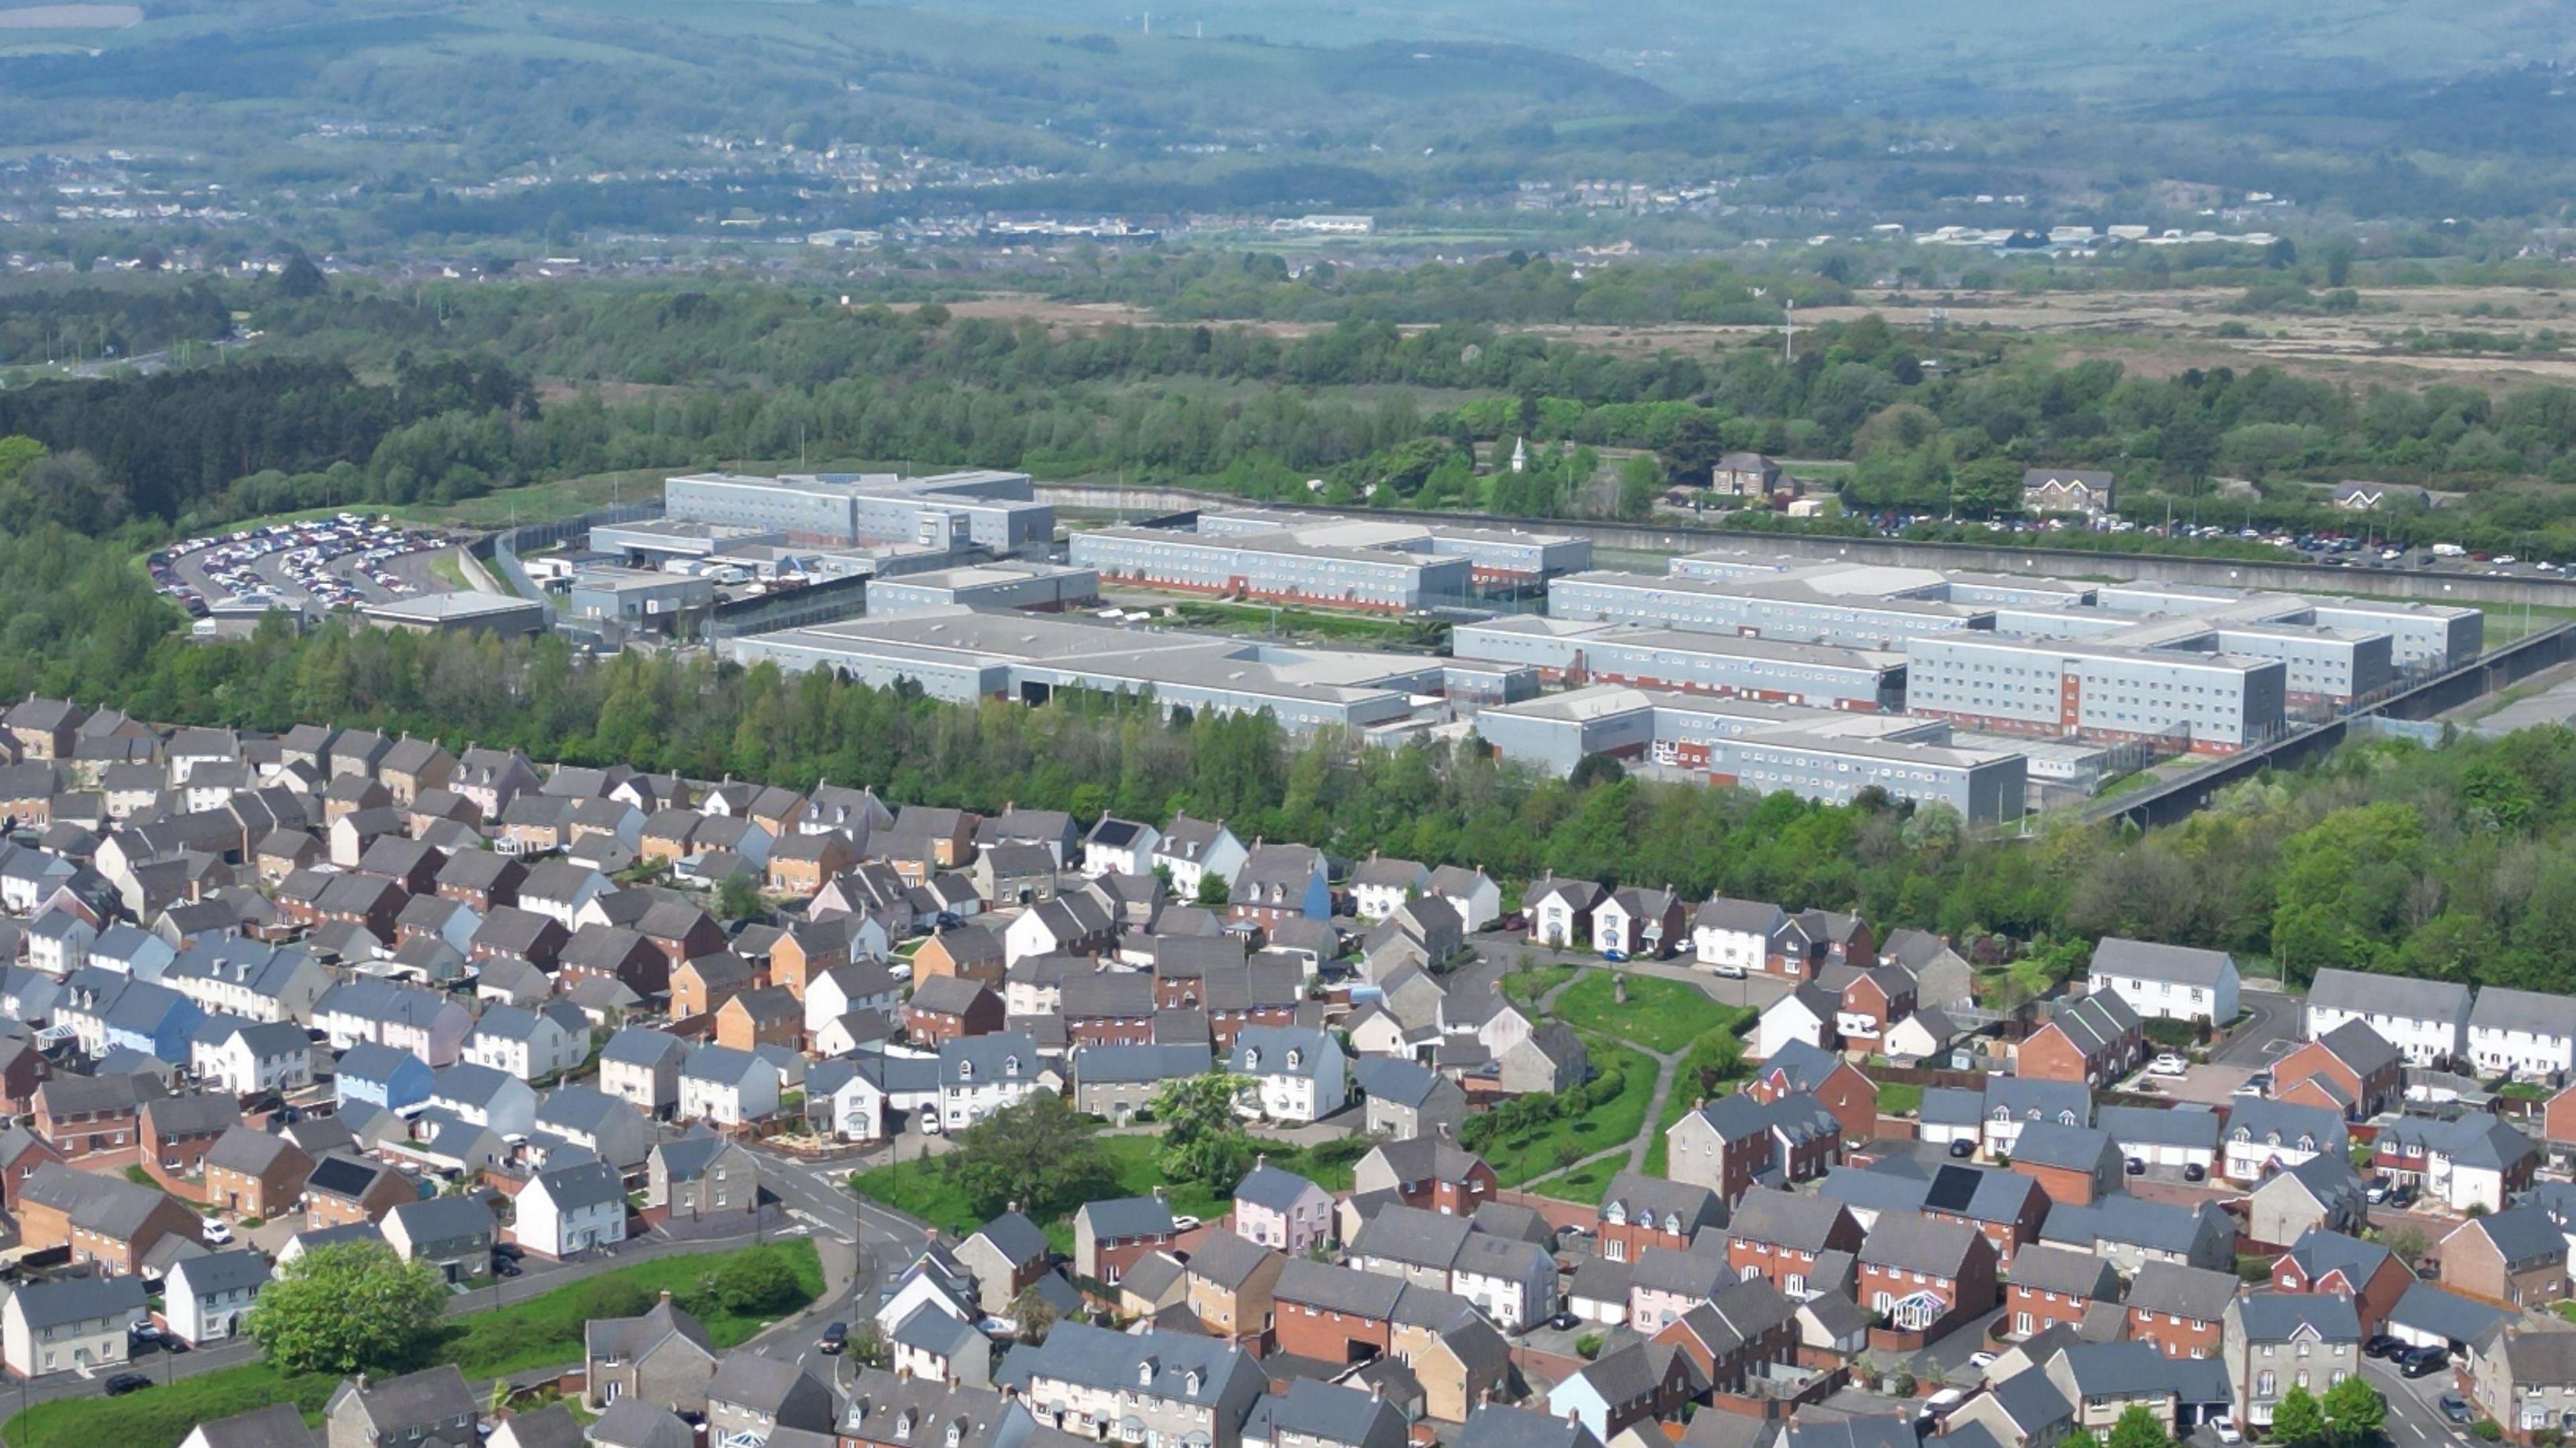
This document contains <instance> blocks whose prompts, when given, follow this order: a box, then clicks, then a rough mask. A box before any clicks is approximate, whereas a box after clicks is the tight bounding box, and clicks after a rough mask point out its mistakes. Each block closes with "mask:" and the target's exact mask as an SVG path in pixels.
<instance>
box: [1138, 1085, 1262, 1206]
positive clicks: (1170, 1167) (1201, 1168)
mask: <svg viewBox="0 0 2576 1448" xmlns="http://www.w3.org/2000/svg"><path fill="white" fill-rule="evenodd" d="M1251 1084H1252V1083H1251V1082H1249V1081H1247V1080H1245V1079H1244V1078H1243V1077H1241V1076H1236V1075H1232V1074H1229V1073H1225V1072H1218V1073H1216V1074H1213V1075H1206V1076H1190V1077H1185V1078H1183V1079H1181V1080H1178V1081H1172V1082H1168V1083H1166V1084H1165V1085H1164V1087H1163V1089H1162V1090H1160V1091H1158V1092H1156V1093H1155V1095H1154V1119H1155V1120H1157V1121H1160V1122H1162V1123H1163V1149H1162V1151H1161V1153H1160V1155H1159V1156H1158V1158H1157V1161H1158V1163H1159V1164H1160V1165H1161V1166H1162V1168H1163V1175H1164V1176H1165V1177H1167V1178H1169V1179H1171V1180H1173V1181H1177V1182H1195V1183H1197V1184H1198V1185H1200V1186H1203V1187H1206V1188H1207V1189H1209V1190H1210V1191H1217V1192H1222V1191H1227V1190H1230V1189H1231V1188H1232V1187H1233V1186H1234V1184H1235V1183H1236V1182H1239V1181H1241V1180H1243V1174H1244V1172H1245V1171H1246V1170H1248V1169H1249V1168H1250V1167H1251V1165H1252V1157H1253V1147H1252V1138H1251V1137H1250V1136H1248V1135H1246V1134H1245V1133H1244V1130H1243V1118H1242V1117H1241V1116H1240V1115H1238V1114H1236V1112H1235V1109H1234V1108H1235V1102H1236V1101H1237V1100H1238V1099H1240V1098H1241V1096H1242V1094H1243V1092H1244V1091H1246V1090H1247V1089H1249V1088H1250V1087H1251Z"/></svg>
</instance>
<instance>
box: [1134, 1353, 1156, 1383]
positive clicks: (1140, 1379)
mask: <svg viewBox="0 0 2576 1448" xmlns="http://www.w3.org/2000/svg"><path fill="white" fill-rule="evenodd" d="M1153 1385H1154V1360H1153V1359H1152V1358H1147V1359H1145V1360H1144V1361H1143V1362H1140V1363H1138V1364H1136V1386H1138V1387H1140V1388H1150V1387H1152V1386H1153Z"/></svg>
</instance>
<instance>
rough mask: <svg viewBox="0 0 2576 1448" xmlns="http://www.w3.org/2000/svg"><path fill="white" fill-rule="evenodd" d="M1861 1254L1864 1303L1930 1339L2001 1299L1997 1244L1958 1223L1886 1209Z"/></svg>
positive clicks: (1899, 1324)
mask: <svg viewBox="0 0 2576 1448" xmlns="http://www.w3.org/2000/svg"><path fill="white" fill-rule="evenodd" d="M1859 1259H1860V1301H1861V1303H1862V1305H1863V1306H1866V1307H1867V1308H1869V1310H1870V1311H1872V1312H1874V1313H1883V1314H1885V1315H1886V1316H1887V1318H1888V1320H1889V1321H1890V1322H1892V1323H1894V1324H1895V1325H1896V1326H1897V1327H1898V1328H1900V1329H1902V1330H1905V1331H1908V1332H1920V1333H1922V1334H1923V1335H1924V1336H1925V1338H1926V1339H1927V1340H1929V1339H1931V1338H1936V1337H1939V1336H1941V1335H1942V1334H1943V1333H1944V1332H1946V1331H1948V1330H1949V1329H1950V1328H1952V1327H1954V1326H1956V1325H1958V1324H1959V1323H1961V1322H1964V1321H1966V1320H1967V1319H1969V1318H1971V1317H1974V1316H1976V1315H1977V1314H1979V1313H1982V1312H1985V1311H1987V1310H1988V1309H1990V1308H1992V1307H1993V1306H1994V1305H1995V1302H1996V1292H1995V1249H1994V1246H1993V1244H1992V1243H1990V1242H1988V1241H1987V1240H1986V1238H1985V1236H1984V1234H1982V1233H1980V1232H1978V1231H1976V1230H1974V1229H1973V1228H1970V1227H1967V1226H1963V1225H1961V1224H1959V1223H1957V1222H1944V1221H1936V1220H1934V1219H1933V1218H1931V1217H1927V1216H1920V1215H1915V1216H1905V1215H1899V1214H1896V1213H1886V1214H1882V1215H1881V1216H1880V1217H1879V1219H1878V1221H1877V1223H1876V1224H1875V1225H1874V1226H1872V1227H1871V1228H1870V1232H1869V1236H1868V1238H1867V1239H1866V1240H1865V1241H1863V1242H1862V1244H1861V1249H1860V1253H1859Z"/></svg>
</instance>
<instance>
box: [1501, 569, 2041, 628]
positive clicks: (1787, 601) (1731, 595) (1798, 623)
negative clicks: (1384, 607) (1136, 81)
mask: <svg viewBox="0 0 2576 1448" xmlns="http://www.w3.org/2000/svg"><path fill="white" fill-rule="evenodd" d="M1944 586H1945V580H1944V579H1943V578H1942V576H1941V575H1940V574H1939V573H1937V572H1935V571H1933V570H1931V569H1928V568H1874V567H1863V566H1856V565H1843V564H1831V563H1829V564H1823V565H1819V566H1817V567H1813V568H1802V569H1794V570H1790V571H1788V572H1784V573H1780V574H1776V575H1772V576H1749V577H1742V578H1731V579H1718V578H1692V577H1682V578H1673V577H1666V578H1655V577H1651V576H1649V575H1646V574H1641V573H1610V572H1591V573H1577V574H1572V575H1570V576H1568V577H1565V578H1560V579H1558V580H1557V581H1556V582H1554V583H1552V584H1549V585H1548V590H1547V612H1548V616H1549V617H1550V618H1562V619H1572V620H1575V621H1577V622H1583V623H1632V624H1645V625H1650V626H1654V627H1660V628H1676V629H1687V630H1690V631H1692V632H1696V633H1717V634H1736V635H1739V636H1742V637H1747V638H1776V639H1787V640H1790V641H1792V642H1797V643H1816V644H1836V645H1840V646H1842V647H1844V648H1856V649H1898V648H1902V647H1903V646H1904V645H1905V643H1906V642H1907V641H1908V640H1911V639H1917V638H1926V637H1932V636H1937V635H1941V634H1950V633H1964V632H1966V631H1968V630H1971V629H1985V630H1991V629H1992V628H1993V627H1994V626H1995V616H1994V611H1993V609H1992V608H1990V607H1986V606H1983V605H1971V604H1958V603H1950V602H1947V601H1945V600H1944V599H1942V598H1941V597H1939V595H1940V594H1941V593H1942V592H1943V590H1944Z"/></svg>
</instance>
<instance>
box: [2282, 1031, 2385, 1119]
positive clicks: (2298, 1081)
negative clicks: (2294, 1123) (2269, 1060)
mask: <svg viewBox="0 0 2576 1448" xmlns="http://www.w3.org/2000/svg"><path fill="white" fill-rule="evenodd" d="M2405 1073H2406V1062H2405V1059H2404V1058H2403V1057H2401V1056H2399V1055H2398V1053H2397V1048H2396V1047H2394V1046H2391V1045H2390V1044H2389V1043H2388V1042H2387V1040H2386V1039H2384V1038H2383V1037H2382V1036H2381V1035H2380V1034H2379V1032H2377V1031H2374V1030H2372V1029H2371V1028H2370V1025H2369V1023H2367V1022H2365V1021H2361V1020H2358V1019H2350V1020H2346V1021H2344V1022H2343V1023H2342V1024H2340V1025H2338V1026H2336V1027H2335V1028H2334V1029H2332V1030H2330V1031H2327V1032H2325V1033H2324V1034H2323V1035H2320V1036H2318V1037H2317V1038H2316V1039H2315V1040H2313V1041H2309V1042H2307V1043H2306V1044H2304V1045H2301V1046H2299V1047H2298V1048H2297V1049H2295V1050H2293V1051H2291V1052H2290V1053H2289V1054H2288V1055H2285V1056H2283V1057H2282V1058H2281V1059H2280V1060H2278V1061H2276V1062H2274V1063H2273V1064H2272V1096H2273V1098H2274V1099H2275V1100H2280V1101H2291V1102H2295V1103H2297V1104H2299V1105H2302V1106H2322V1107H2327V1108H2329V1109H2337V1110H2340V1111H2341V1112H2342V1113H2343V1115H2344V1116H2345V1117H2346V1118H2347V1119H2349V1120H2352V1121H2367V1120H2369V1119H2370V1118H2371V1117H2374V1116H2377V1115H2379V1114H2380V1113H2381V1112H2383V1111H2387V1110H2390V1109H2392V1108H2394V1107H2395V1106H2397V1105H2398V1104H2399V1103H2400V1102H2401V1101H2402V1100H2403V1099H2404V1097H2405V1079H2404V1078H2405ZM2310 1082H2316V1083H2319V1084H2318V1085H2317V1086H2315V1087H2309V1085H2308V1083H2310ZM2303 1087H2304V1088H2308V1089H2305V1090H2303V1089H2302V1088H2303Z"/></svg>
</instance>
